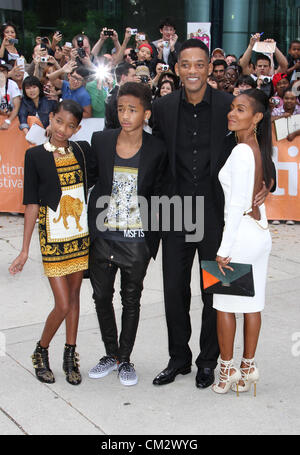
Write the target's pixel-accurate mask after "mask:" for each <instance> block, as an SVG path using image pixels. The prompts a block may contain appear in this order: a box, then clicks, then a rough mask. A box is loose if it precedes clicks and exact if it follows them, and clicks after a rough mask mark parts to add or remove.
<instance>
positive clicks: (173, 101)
mask: <svg viewBox="0 0 300 455" xmlns="http://www.w3.org/2000/svg"><path fill="white" fill-rule="evenodd" d="M182 90H183V89H181V90H176V91H175V92H173V93H171V94H170V95H166V96H164V97H162V98H158V99H157V100H156V101H155V102H154V103H153V134H154V135H155V136H158V137H160V138H161V139H163V140H164V142H165V144H166V146H167V151H168V162H169V165H168V167H167V171H166V174H165V177H164V186H163V188H162V191H163V192H164V194H166V195H167V196H169V197H172V196H174V195H175V194H176V192H177V188H176V186H177V185H176V182H177V176H176V140H177V136H176V131H178V121H179V108H180V103H181V97H182ZM208 90H210V91H211V136H210V151H211V159H210V175H211V178H212V181H213V193H214V194H213V196H214V201H215V206H216V209H217V216H218V219H219V223H220V227H221V226H223V224H224V194H223V190H222V187H221V184H220V182H219V180H218V173H219V171H220V169H221V168H222V166H223V165H224V163H225V161H226V160H227V158H228V156H229V155H230V152H231V150H232V149H233V147H234V146H235V145H236V143H235V138H234V134H232V133H230V132H229V131H228V128H227V113H228V111H229V109H230V105H231V103H232V99H233V96H232V95H230V94H229V93H226V92H221V91H219V90H215V89H213V88H211V87H210V86H208Z"/></svg>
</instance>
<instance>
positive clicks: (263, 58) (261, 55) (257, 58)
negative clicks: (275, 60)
mask: <svg viewBox="0 0 300 455" xmlns="http://www.w3.org/2000/svg"><path fill="white" fill-rule="evenodd" d="M258 60H266V61H267V62H268V63H269V65H270V66H271V59H270V58H269V57H268V56H267V55H265V54H257V56H256V61H255V65H257V62H258Z"/></svg>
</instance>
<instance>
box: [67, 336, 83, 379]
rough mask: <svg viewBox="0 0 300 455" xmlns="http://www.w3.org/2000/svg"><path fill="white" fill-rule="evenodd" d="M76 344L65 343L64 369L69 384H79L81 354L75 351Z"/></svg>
mask: <svg viewBox="0 0 300 455" xmlns="http://www.w3.org/2000/svg"><path fill="white" fill-rule="evenodd" d="M75 348H76V345H72V344H67V343H66V344H65V350H64V360H63V370H64V372H65V375H66V380H67V382H68V383H69V384H72V385H79V384H80V383H81V379H82V378H81V374H80V371H79V354H78V353H77V352H75Z"/></svg>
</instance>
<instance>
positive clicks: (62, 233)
mask: <svg viewBox="0 0 300 455" xmlns="http://www.w3.org/2000/svg"><path fill="white" fill-rule="evenodd" d="M55 164H56V168H57V173H58V176H59V180H60V185H61V190H62V195H61V199H60V202H59V205H58V207H57V210H56V212H54V211H53V210H52V209H51V208H50V207H48V206H41V207H40V211H39V236H40V246H41V253H42V258H43V265H44V270H45V274H46V275H47V276H48V277H57V276H63V275H68V274H70V273H74V272H79V271H82V270H86V269H87V268H88V254H89V245H90V240H89V232H88V224H87V207H86V203H85V199H84V182H83V172H82V170H81V168H80V166H79V164H78V162H77V160H76V158H75V156H74V154H73V153H72V152H71V153H69V154H68V155H66V156H62V157H59V158H55Z"/></svg>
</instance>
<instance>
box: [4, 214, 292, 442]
mask: <svg viewBox="0 0 300 455" xmlns="http://www.w3.org/2000/svg"><path fill="white" fill-rule="evenodd" d="M22 230H23V218H22V217H21V216H17V217H13V216H8V215H6V214H0V253H1V264H0V289H1V297H0V299H1V319H0V351H1V352H0V384H1V395H0V434H4V435H18V434H19V435H21V434H31V435H37V434H42V435H44V434H52V435H58V434H59V435H74V434H77V435H99V436H101V435H165V436H168V435H202V434H209V435H215V434H299V432H300V398H299V397H300V381H299V378H300V305H299V295H300V280H299V278H300V225H299V224H298V225H295V226H285V225H280V226H279V227H276V228H275V227H272V228H271V230H272V237H273V250H272V255H271V260H270V267H269V272H268V285H267V304H266V308H265V311H264V313H263V327H262V333H261V338H260V343H259V347H258V351H257V361H258V365H259V367H260V373H261V380H260V382H259V384H258V387H257V397H256V398H254V397H253V396H252V394H251V393H247V394H241V395H240V397H239V398H237V397H236V396H235V394H234V393H233V392H229V393H228V394H227V395H225V396H219V395H216V394H214V393H213V392H212V391H211V390H210V389H207V390H204V391H201V390H198V389H197V388H196V387H195V382H194V381H195V374H196V368H195V366H193V370H192V374H189V375H187V376H178V377H177V378H176V381H175V382H174V383H172V384H169V385H167V386H163V387H158V388H156V387H154V386H153V385H152V380H153V377H154V376H155V375H156V374H157V373H158V372H159V371H160V370H161V369H162V368H164V367H165V366H166V365H167V361H168V355H167V333H166V325H165V319H164V307H163V294H162V278H161V260H160V256H159V258H158V260H157V261H156V263H153V262H152V263H151V265H150V268H149V271H148V275H147V277H146V280H145V290H144V294H143V298H142V312H141V321H140V326H139V331H138V336H137V340H136V345H135V349H134V353H133V356H132V361H133V362H134V364H135V367H136V369H137V372H138V374H139V383H138V385H137V386H135V387H131V388H130V387H129V388H125V387H123V386H121V384H120V383H119V380H118V377H117V375H116V373H115V372H114V373H112V374H111V375H110V376H108V377H106V378H103V379H100V380H91V379H89V378H88V377H87V372H88V370H89V368H90V367H91V366H93V365H94V364H95V363H97V360H98V358H99V357H100V356H102V355H103V354H104V351H103V345H102V342H101V340H100V337H99V330H98V326H97V325H98V324H97V320H96V315H95V311H94V307H93V302H92V298H91V294H92V293H91V287H90V284H89V282H88V281H87V280H85V282H84V284H83V288H82V294H81V301H82V305H81V319H80V327H79V336H78V351H79V352H80V356H81V372H82V374H83V378H84V379H83V382H82V384H81V385H80V386H79V387H72V386H71V385H69V384H67V382H66V381H65V378H64V375H63V372H62V369H61V366H62V353H63V346H64V330H63V328H61V330H60V331H59V332H58V334H57V335H56V337H55V339H54V341H53V343H52V345H51V348H50V359H51V367H52V370H53V372H54V374H55V377H56V383H55V384H53V385H44V384H41V383H40V382H38V381H37V380H36V378H35V375H34V371H33V368H32V365H31V359H30V355H31V354H32V351H33V349H34V347H35V343H36V341H37V340H38V339H39V337H40V334H41V331H42V328H43V324H44V321H45V319H46V316H47V314H48V313H49V312H50V310H51V308H52V297H51V292H50V288H49V285H48V281H47V279H46V278H45V277H44V276H43V270H42V265H41V260H40V252H39V246H38V237H37V230H35V233H34V237H33V240H32V248H31V253H30V259H29V260H28V263H27V265H26V267H25V269H24V271H23V273H22V274H21V275H19V276H15V277H11V276H9V274H8V271H7V268H8V266H9V264H10V263H11V261H12V260H13V259H14V257H15V256H16V254H17V253H18V250H19V248H20V247H21V241H22ZM198 274H199V271H198V266H197V264H196V263H195V266H194V270H193V282H192V291H193V300H192V310H191V316H192V323H193V336H192V339H191V348H192V350H193V353H194V357H195V358H196V356H197V354H198V352H197V345H198V334H199V330H200V323H201V310H202V303H201V298H200V290H199V283H198V281H199V280H198ZM116 290H118V286H116ZM115 304H116V314H117V317H118V320H120V298H119V294H118V292H116V298H115ZM237 332H238V333H237V340H236V349H235V358H236V361H237V362H238V361H239V359H240V357H241V352H242V318H241V317H238V330H237Z"/></svg>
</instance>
